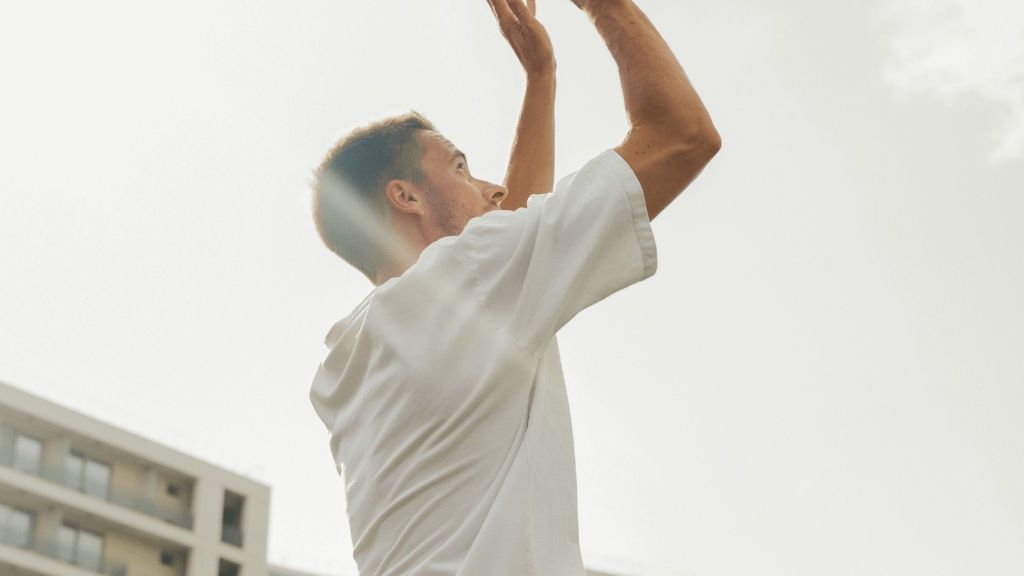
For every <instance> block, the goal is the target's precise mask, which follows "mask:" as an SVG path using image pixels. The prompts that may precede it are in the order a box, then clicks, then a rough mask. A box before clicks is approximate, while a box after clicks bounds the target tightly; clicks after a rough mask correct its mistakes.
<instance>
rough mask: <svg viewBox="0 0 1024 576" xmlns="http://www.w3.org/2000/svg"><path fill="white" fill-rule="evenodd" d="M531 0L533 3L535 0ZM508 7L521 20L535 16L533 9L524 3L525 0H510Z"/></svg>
mask: <svg viewBox="0 0 1024 576" xmlns="http://www.w3.org/2000/svg"><path fill="white" fill-rule="evenodd" d="M529 2H530V4H533V3H534V0H529ZM508 7H509V8H510V9H511V10H512V13H513V14H515V15H516V18H517V19H519V20H529V19H531V18H532V17H533V10H531V9H530V8H529V7H528V6H527V5H526V4H523V0H508Z"/></svg>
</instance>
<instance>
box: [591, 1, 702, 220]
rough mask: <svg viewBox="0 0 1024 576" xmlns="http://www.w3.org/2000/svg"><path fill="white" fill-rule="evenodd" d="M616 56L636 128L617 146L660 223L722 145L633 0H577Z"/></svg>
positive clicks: (683, 76)
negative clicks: (659, 216) (669, 207)
mask: <svg viewBox="0 0 1024 576" xmlns="http://www.w3.org/2000/svg"><path fill="white" fill-rule="evenodd" d="M573 2H574V3H575V4H576V5H577V6H579V7H580V8H582V9H583V10H584V11H585V12H586V13H587V15H588V16H590V19H591V20H592V21H593V22H594V25H595V26H596V27H597V31H598V33H600V34H601V37H602V38H603V39H604V41H605V44H607V45H608V49H609V50H610V51H611V53H612V56H613V57H614V58H615V62H616V64H618V67H619V78H620V80H621V82H622V93H623V96H624V97H625V103H626V114H627V117H628V119H629V124H630V129H629V133H628V134H627V135H626V139H625V140H624V141H623V142H622V144H620V145H619V146H617V147H616V148H615V151H616V152H618V154H619V155H620V156H622V158H623V159H624V160H625V161H626V163H627V164H629V167H630V168H632V170H633V173H634V174H636V177H637V180H639V181H640V185H641V187H642V188H643V191H644V198H645V200H646V203H647V214H648V216H649V217H650V218H651V219H652V220H653V219H654V217H655V216H657V215H658V214H659V213H661V211H662V210H664V209H665V207H666V206H668V205H669V203H670V202H672V200H674V199H675V198H676V197H677V196H679V194H680V193H681V192H682V191H683V190H684V189H685V188H686V187H687V186H689V185H690V183H691V182H693V180H694V179H695V178H696V177H697V175H699V174H700V172H701V170H703V169H704V167H705V166H706V165H707V163H708V162H710V161H711V158H712V157H713V156H714V155H715V154H716V153H717V152H718V150H719V148H721V146H722V141H721V138H720V137H719V135H718V131H717V130H715V127H714V125H713V124H712V123H711V116H709V115H708V111H707V110H706V109H705V108H704V104H703V103H702V102H701V101H700V98H699V97H698V96H697V92H696V91H694V89H693V86H691V85H690V81H689V80H688V79H687V78H686V74H685V73H684V72H683V68H682V67H681V66H680V65H679V61H678V60H676V57H675V56H674V55H673V54H672V50H671V49H669V47H668V44H666V43H665V41H664V40H663V39H662V37H661V35H659V34H658V31H657V30H655V28H654V25H652V24H651V21H650V20H648V19H647V16H646V15H644V13H643V12H642V11H641V10H640V8H638V7H637V6H636V5H635V4H634V3H633V2H632V0H573Z"/></svg>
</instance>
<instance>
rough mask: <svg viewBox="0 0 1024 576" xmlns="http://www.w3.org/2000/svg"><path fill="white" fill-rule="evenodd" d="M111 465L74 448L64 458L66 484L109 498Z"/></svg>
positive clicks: (99, 496)
mask: <svg viewBox="0 0 1024 576" xmlns="http://www.w3.org/2000/svg"><path fill="white" fill-rule="evenodd" d="M109 484H110V466H107V465H106V464H104V463H103V462H100V461H98V460H93V459H92V458H88V457H86V456H85V454H82V453H81V452H78V451H76V450H72V451H71V452H70V453H69V454H68V455H67V456H66V457H65V458H64V485H65V486H67V487H68V488H71V489H73V490H78V491H79V492H84V493H86V494H89V495H90V496H95V497H97V498H101V499H103V500H106V499H107V487H108V486H109Z"/></svg>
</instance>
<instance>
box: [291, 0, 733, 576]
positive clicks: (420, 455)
mask: <svg viewBox="0 0 1024 576" xmlns="http://www.w3.org/2000/svg"><path fill="white" fill-rule="evenodd" d="M488 1H489V3H490V5H491V8H492V10H493V11H494V14H495V16H496V18H497V20H498V23H499V27H500V28H501V31H502V33H503V34H504V35H505V37H506V39H507V40H508V41H509V43H510V45H511V46H512V48H513V49H514V50H515V53H516V55H517V56H518V57H519V59H520V62H521V63H522V64H523V67H524V69H525V71H526V73H527V91H526V98H525V100H524V105H523V112H522V115H521V117H520V124H519V127H518V130H517V138H516V143H515V145H514V146H513V152H512V159H511V161H510V165H509V171H508V174H507V176H506V180H505V184H506V185H505V186H499V185H496V184H491V183H489V182H486V181H484V180H480V179H479V178H476V177H475V176H474V175H472V174H471V172H470V171H469V166H468V164H467V162H466V158H465V154H463V153H462V152H460V151H459V150H458V149H457V148H455V146H454V145H452V144H451V143H450V142H448V141H447V140H446V139H444V137H442V136H441V135H440V134H439V133H438V132H437V130H436V129H434V127H433V125H431V124H430V123H429V122H428V121H427V120H426V119H425V118H423V117H422V116H420V115H418V114H416V113H410V114H407V115H404V116H400V117H397V118H391V119H388V120H385V121H382V122H378V123H376V124H373V125H371V126H369V127H366V128H362V129H360V130H357V131H355V132H353V133H352V134H350V135H349V136H347V137H346V138H344V139H342V141H341V142H339V144H338V145H337V146H336V147H335V148H334V149H333V150H331V152H330V153H329V154H328V156H327V158H326V159H325V160H324V163H323V164H322V165H321V167H320V169H319V171H318V172H317V182H316V183H315V185H314V190H315V194H314V210H315V214H316V216H315V219H316V222H317V228H318V230H319V232H320V234H321V237H322V238H323V239H324V242H325V243H326V244H327V245H328V247H330V248H331V249H332V250H334V251H335V252H337V253H338V254H339V255H340V256H341V257H342V258H344V259H345V260H347V261H348V262H350V263H351V264H353V265H354V266H356V267H357V268H359V269H360V270H361V271H362V272H363V273H364V274H366V275H367V277H368V278H369V279H370V280H371V281H372V282H373V283H374V284H375V286H376V287H375V289H374V290H373V291H372V292H371V293H370V295H369V296H368V297H367V298H366V299H365V300H364V301H363V302H362V303H361V304H360V305H359V306H358V307H356V309H355V310H354V311H353V312H352V314H351V315H349V316H348V317H347V318H345V319H343V320H341V321H339V322H338V323H337V324H335V326H334V327H333V328H332V329H331V331H330V333H329V334H328V336H327V341H326V343H327V346H328V348H329V349H330V351H329V352H328V354H327V357H326V358H325V359H324V361H323V363H322V364H321V366H320V367H319V369H318V371H317V374H316V377H315V379H314V381H313V386H312V389H311V391H310V398H311V399H312V402H313V406H314V408H315V409H316V412H317V414H318V415H319V416H320V418H321V419H322V420H323V422H324V424H325V425H326V426H327V428H328V430H329V431H330V432H331V441H330V446H331V450H332V453H333V455H334V459H335V462H336V464H337V467H338V471H339V473H344V477H345V490H346V499H347V506H348V516H349V524H350V527H351V532H352V541H353V545H354V556H355V559H356V562H357V564H358V565H359V571H360V574H362V575H375V576H385V575H387V576H390V575H399V574H403V575H415V576H428V575H429V576H441V575H445V576H451V575H465V576H469V575H491V576H518V575H536V576H556V575H557V576H567V575H572V576H581V575H582V574H583V573H584V572H583V564H582V559H581V556H580V549H579V542H578V529H577V513H576V479H575V461H574V456H573V442H572V428H571V425H570V421H569V406H568V400H567V398H566V393H565V385H564V381H563V378H562V369H561V364H560V360H559V356H558V345H557V341H556V338H555V333H556V332H557V331H558V330H559V329H560V328H561V327H562V326H563V325H565V323H566V322H568V321H569V320H570V319H572V317H573V316H575V315H576V313H578V312H579V311H580V310H582V309H584V308H586V307H587V306H590V305H591V304H594V303H595V302H598V301H600V300H601V299H603V298H605V297H606V296H608V295H610V294H612V293H614V292H615V291H617V290H620V289H622V288H624V287H626V286H628V285H630V284H632V283H635V282H638V281H640V280H643V279H644V278H647V277H648V276H650V275H651V274H653V273H654V271H655V268H656V261H657V257H656V252H655V245H654V238H653V235H652V233H651V228H650V222H649V221H650V219H651V218H653V217H655V216H656V215H657V214H659V213H660V212H661V211H662V210H663V209H664V208H665V207H666V206H667V205H668V204H669V203H670V202H671V201H672V200H673V199H674V198H675V197H676V196H678V194H679V193H680V192H681V191H682V190H683V189H684V188H685V187H686V186H687V185H688V184H689V183H690V182H692V181H693V179H694V178H696V176H697V175H698V174H699V173H700V171H701V170H702V169H703V168H704V166H705V165H706V164H707V162H708V161H710V159H711V158H712V157H713V156H714V155H715V153H716V152H717V151H718V149H719V147H720V140H719V137H718V134H717V132H716V131H715V129H714V127H713V125H712V123H711V120H710V117H709V116H708V113H707V111H706V110H705V109H704V106H703V105H702V104H701V102H700V99H699V98H698V97H697V94H696V93H695V92H694V90H693V88H692V87H691V86H690V83H689V82H688V80H687V79H686V76H685V74H684V73H683V71H682V68H681V67H680V66H679V64H678V62H677V61H676V59H675V57H674V56H673V55H672V53H671V51H670V50H669V48H668V46H667V45H666V44H665V43H664V41H663V40H662V39H661V37H660V36H659V35H658V33H657V32H656V31H655V29H654V27H653V26H652V25H651V24H650V22H649V21H648V20H647V18H646V17H645V16H644V14H643V13H642V12H641V11H640V10H639V8H637V7H636V6H635V5H634V4H633V3H632V0H573V2H574V3H575V4H576V5H577V6H579V7H580V8H581V9H583V10H584V12H586V14H587V15H588V16H589V17H590V18H591V20H592V21H593V22H594V24H595V26H596V28H597V30H598V32H599V33H600V34H601V36H602V37H603V38H604V40H605V42H606V44H607V45H608V47H609V49H610V50H611V52H612V55H613V56H614V58H615V60H616V62H617V63H618V65H619V72H620V77H621V80H622V88H623V94H624V96H625V104H626V112H627V114H628V117H629V120H630V126H631V127H630V130H629V133H628V135H627V136H626V139H625V141H624V142H623V143H622V144H620V145H619V146H618V147H616V148H615V149H614V150H608V151H606V152H604V153H602V154H600V155H599V156H597V157H596V158H594V159H593V160H591V161H590V162H588V163H587V164H586V165H584V166H583V167H582V168H581V169H580V170H579V171H578V172H576V173H575V174H573V175H571V176H568V177H566V178H565V179H563V180H561V181H560V182H559V183H558V185H557V186H556V187H555V190H554V192H553V193H548V192H550V190H551V185H552V179H553V176H552V173H553V164H554V162H553V149H554V120H553V110H554V71H555V66H554V57H553V56H552V52H551V44H550V41H549V39H548V36H547V33H546V32H545V31H544V28H543V27H542V26H541V25H540V24H539V23H538V22H537V20H536V18H535V16H534V14H535V10H534V6H533V2H532V0H531V1H530V2H528V3H527V4H524V3H523V2H522V0H488ZM499 207H500V208H504V210H499ZM510 208H511V209H513V210H510ZM515 208H522V209H515Z"/></svg>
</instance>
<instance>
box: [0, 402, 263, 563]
mask: <svg viewBox="0 0 1024 576" xmlns="http://www.w3.org/2000/svg"><path fill="white" fill-rule="evenodd" d="M269 510H270V488H269V487H268V486H265V485H263V484H260V483H258V482H255V481H253V480H250V479H248V478H245V477H242V476H239V475H237V474H233V473H231V472H228V471H227V470H224V469H223V468H219V467H217V466H213V465H212V464H208V463H206V462H202V461H200V460H197V459H195V458H192V457H190V456H187V455H185V454H182V453H180V452H177V451H175V450H172V449H170V448H167V447H166V446H162V445H160V444H157V443H155V442H151V441H149V440H146V439H144V438H140V437H139V436H137V435H135V434H131V433H129V432H126V431H124V430H120V429H118V428H115V427H113V426H110V425H108V424H104V423H102V422H99V421H97V420H94V419H92V418H89V417H87V416H85V415H83V414H80V413H78V412H74V411H72V410H68V409H67V408H64V407H62V406H59V405H56V404H53V403H51V402H48V401H46V400H43V399H41V398H37V397H35V396H33V395H31V394H28V393H26V392H24V391H21V390H19V389H17V388H13V387H11V386H8V385H7V384H5V383H3V382H0V576H95V575H96V574H105V575H108V576H267V575H268V573H269V568H268V566H267V563H266V554H267V525H268V520H269Z"/></svg>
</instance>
